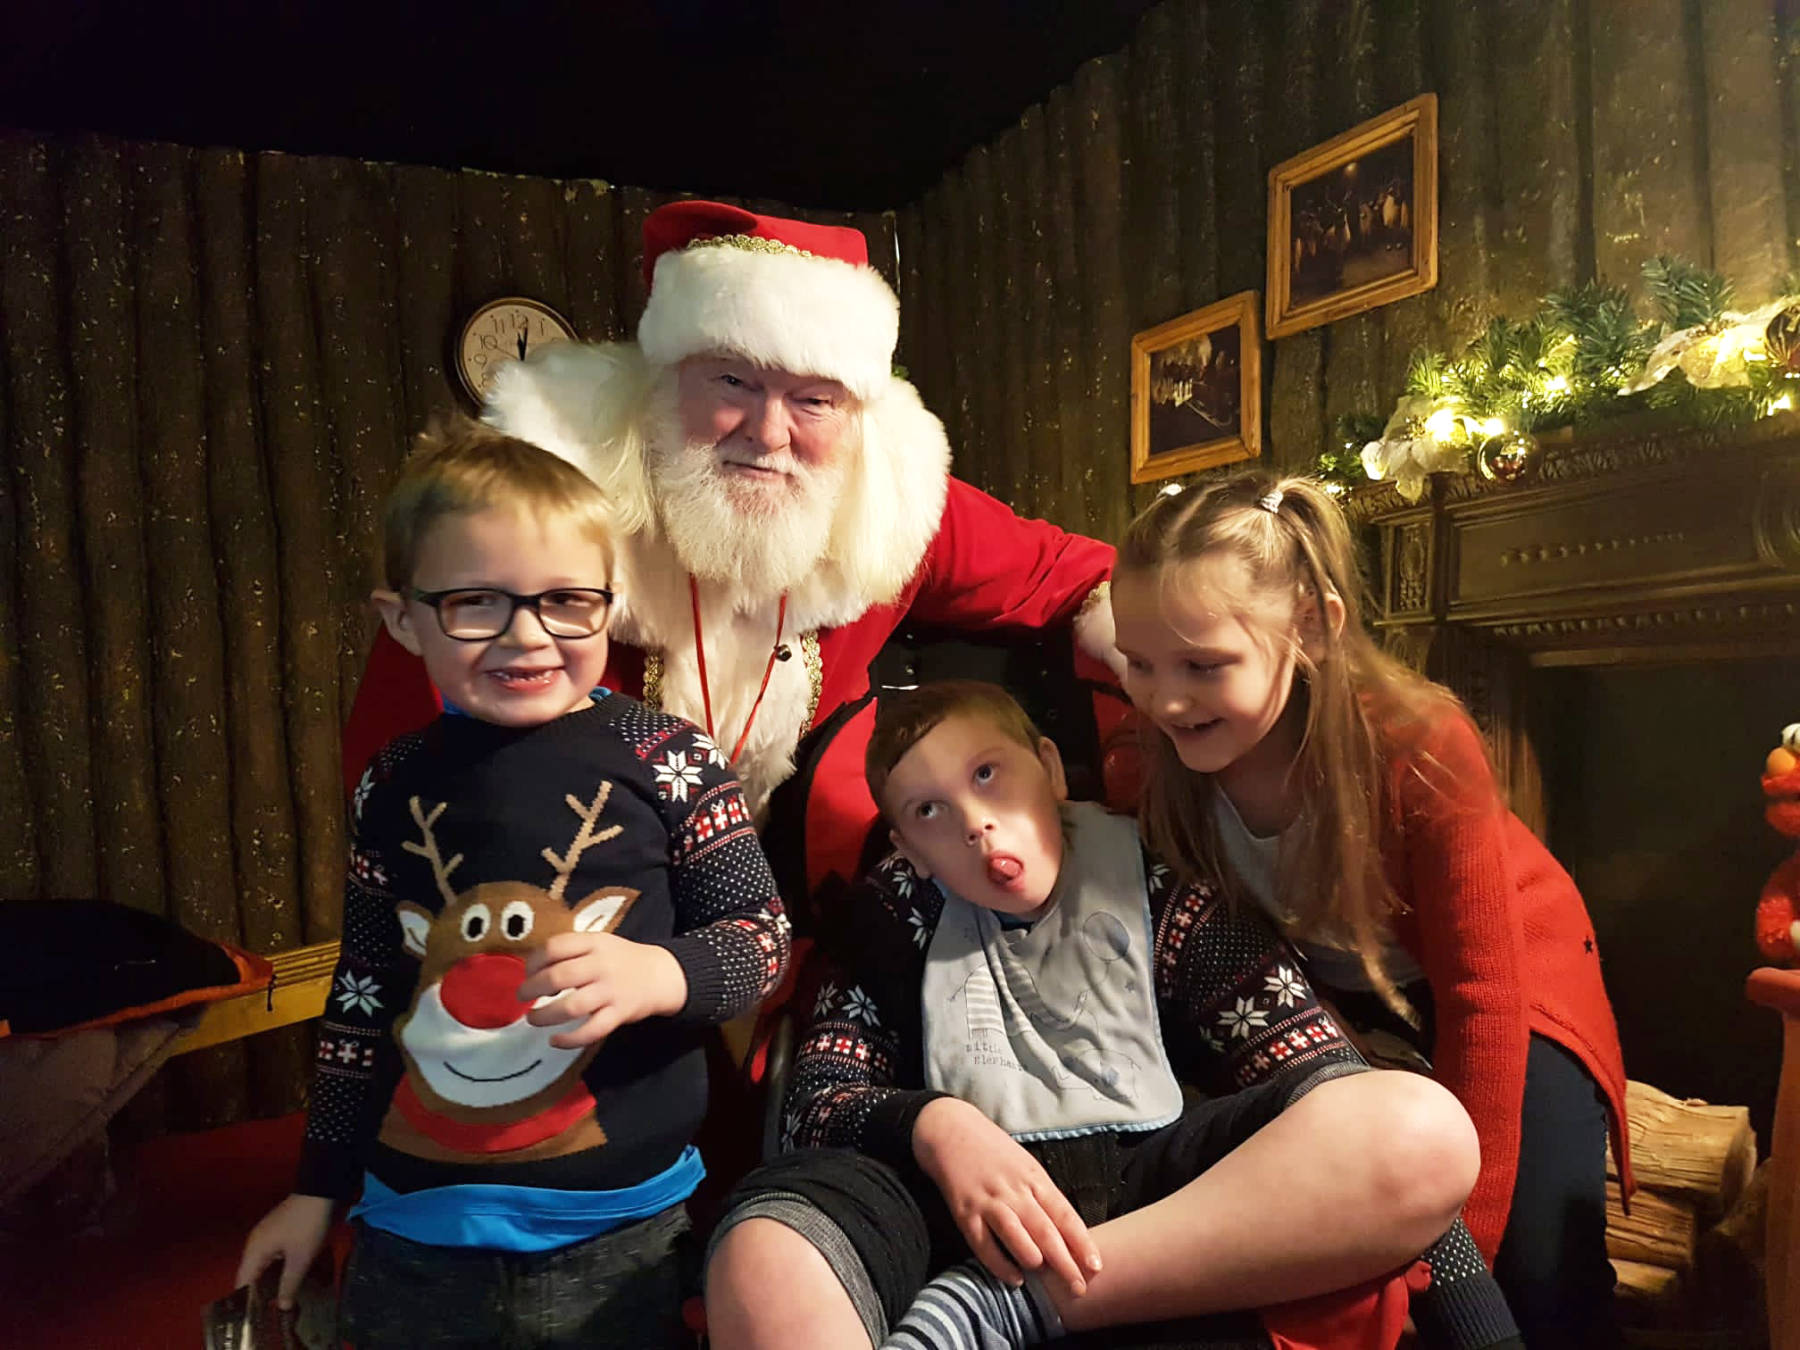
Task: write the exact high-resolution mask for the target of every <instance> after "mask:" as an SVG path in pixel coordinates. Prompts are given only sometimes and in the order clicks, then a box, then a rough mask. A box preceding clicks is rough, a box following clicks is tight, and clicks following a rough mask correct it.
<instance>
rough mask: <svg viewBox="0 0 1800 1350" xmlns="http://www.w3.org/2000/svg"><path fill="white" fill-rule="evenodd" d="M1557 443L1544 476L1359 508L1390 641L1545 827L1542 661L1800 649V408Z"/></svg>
mask: <svg viewBox="0 0 1800 1350" xmlns="http://www.w3.org/2000/svg"><path fill="white" fill-rule="evenodd" d="M1544 442H1545V444H1544V453H1543V459H1542V462H1541V464H1540V467H1539V470H1538V473H1537V475H1536V476H1535V477H1534V478H1533V479H1532V480H1531V481H1529V482H1527V483H1521V484H1517V485H1512V486H1507V485H1504V484H1498V483H1490V482H1487V481H1485V480H1483V479H1480V478H1477V477H1475V476H1473V475H1448V474H1439V475H1435V476H1434V477H1433V479H1432V480H1431V483H1430V487H1429V490H1428V491H1427V493H1426V495H1425V496H1424V497H1423V498H1422V499H1421V500H1420V501H1418V502H1416V503H1410V502H1406V501H1404V500H1403V499H1402V498H1401V497H1400V494H1399V492H1398V491H1397V490H1396V489H1395V488H1394V487H1393V486H1392V485H1391V484H1385V483H1383V484H1372V485H1370V486H1368V487H1365V488H1359V489H1357V490H1355V491H1353V492H1352V493H1350V494H1349V496H1348V497H1347V498H1346V499H1345V507H1346V509H1347V511H1348V512H1349V514H1350V517H1351V519H1352V520H1353V521H1355V522H1356V523H1358V524H1360V525H1364V526H1367V527H1370V528H1371V529H1372V530H1373V531H1374V532H1375V534H1376V536H1377V551H1376V559H1377V568H1376V575H1375V577H1374V590H1375V596H1374V600H1375V604H1374V609H1375V613H1374V615H1373V621H1374V623H1375V625H1376V627H1377V628H1378V629H1379V630H1380V631H1381V633H1382V637H1383V640H1384V643H1385V645H1386V646H1387V648H1388V650H1389V651H1390V652H1392V653H1393V654H1394V655H1396V656H1398V657H1400V658H1401V659H1403V660H1405V661H1407V662H1408V664H1410V665H1412V666H1414V667H1415V668H1417V669H1420V670H1423V671H1424V672H1425V673H1427V674H1428V675H1430V676H1431V677H1432V678H1434V679H1437V680H1440V681H1442V682H1443V683H1445V684H1447V685H1449V686H1450V687H1451V688H1452V689H1454V690H1456V692H1457V693H1458V694H1460V695H1461V696H1462V697H1463V699H1464V700H1465V701H1466V702H1467V703H1468V704H1469V706H1470V709H1471V711H1472V712H1473V713H1474V714H1475V717H1476V720H1477V721H1478V722H1480V723H1481V725H1482V728H1483V730H1484V731H1486V732H1487V733H1488V736H1489V740H1490V741H1491V743H1492V746H1493V750H1494V756H1495V767H1496V769H1497V771H1498V772H1499V773H1500V776H1501V779H1502V781H1503V782H1505V783H1506V784H1507V785H1508V787H1509V788H1510V789H1511V791H1512V793H1513V797H1514V805H1515V808H1516V809H1517V810H1519V812H1520V814H1521V815H1522V816H1524V817H1525V818H1526V819H1527V821H1529V822H1530V823H1532V824H1533V826H1534V827H1536V828H1540V829H1541V827H1542V808H1541V796H1540V793H1539V791H1538V785H1537V774H1536V765H1535V763H1534V762H1533V761H1532V758H1531V749H1530V745H1529V743H1528V741H1527V739H1526V737H1525V734H1524V727H1523V712H1524V709H1523V706H1522V693H1523V688H1522V681H1523V678H1524V674H1525V671H1526V668H1527V667H1529V666H1532V665H1538V666H1551V665H1616V664H1621V663H1626V662H1663V663H1669V662H1689V661H1703V660H1719V659H1731V658H1741V657H1749V656H1759V655H1771V656H1773V655H1781V654H1791V653H1796V652H1800V415H1794V414H1789V415H1784V416H1782V417H1779V418H1770V419H1767V420H1765V421H1762V422H1758V423H1756V424H1754V425H1753V426H1750V427H1745V428H1736V429H1731V430H1705V429H1700V430H1696V429H1693V428H1683V429H1669V428H1666V427H1660V428H1659V427H1657V426H1655V425H1654V424H1646V423H1638V424H1635V425H1633V426H1630V427H1628V428H1624V429H1620V430H1609V431H1607V432H1606V433H1605V434H1603V435H1599V436H1596V435H1594V434H1592V433H1587V434H1584V435H1583V436H1581V437H1580V438H1576V437H1574V436H1572V435H1570V434H1568V433H1566V432H1565V433H1561V434H1553V435H1552V436H1549V437H1546V438H1544Z"/></svg>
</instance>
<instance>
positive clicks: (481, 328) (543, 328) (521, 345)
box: [456, 296, 575, 405]
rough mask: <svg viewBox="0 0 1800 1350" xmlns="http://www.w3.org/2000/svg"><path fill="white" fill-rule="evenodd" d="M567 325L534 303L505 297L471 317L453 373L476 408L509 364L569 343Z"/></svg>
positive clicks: (570, 336)
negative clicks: (555, 344) (454, 372)
mask: <svg viewBox="0 0 1800 1350" xmlns="http://www.w3.org/2000/svg"><path fill="white" fill-rule="evenodd" d="M574 340H575V330H574V329H573V328H572V327H571V326H570V324H569V321H568V320H567V319H565V318H563V316H562V315H560V314H558V313H557V312H556V311H555V310H553V309H551V308H550V307H549V306H548V305H544V304H539V303H538V302H537V301H536V300H525V299H521V298H519V297H517V296H509V297H508V298H506V299H503V300H493V301H490V302H489V303H487V304H485V305H483V306H482V307H481V308H480V309H478V310H476V311H475V312H474V313H473V314H471V315H470V316H469V318H468V320H467V322H465V323H464V324H463V327H462V334H461V336H460V337H459V338H458V339H457V343H456V373H457V376H458V378H459V379H460V380H461V381H462V387H463V391H464V392H465V393H467V394H468V396H469V397H470V398H471V399H473V400H474V401H475V403H476V404H477V405H479V404H482V403H485V402H486V401H487V395H488V390H489V388H490V387H491V386H492V384H493V382H494V376H495V375H496V374H497V373H498V372H499V371H500V369H501V368H502V367H504V366H505V365H506V363H507V362H509V361H522V360H524V359H525V356H526V354H527V353H528V352H534V351H536V350H537V349H538V348H539V347H547V346H549V345H550V344H551V343H553V342H573V341H574Z"/></svg>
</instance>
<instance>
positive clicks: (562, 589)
mask: <svg viewBox="0 0 1800 1350" xmlns="http://www.w3.org/2000/svg"><path fill="white" fill-rule="evenodd" d="M412 596H413V599H415V600H417V601H418V602H419V603H420V604H422V605H430V606H431V607H432V609H434V610H435V611H437V618H438V627H439V628H442V629H443V630H444V636H445V637H448V638H455V639H456V640H457V641H458V642H483V641H486V640H487V639H489V638H497V637H499V636H500V635H501V634H502V633H504V632H505V631H506V630H507V629H509V628H511V627H512V622H513V616H514V615H516V614H517V613H518V612H519V611H520V610H521V609H528V610H530V611H531V612H532V613H533V614H535V615H537V619H538V622H539V623H541V624H543V626H544V631H545V632H546V633H548V634H550V636H551V637H559V638H587V637H593V636H594V635H595V634H596V633H598V632H599V631H600V630H601V629H602V628H604V627H606V614H607V611H608V610H609V609H611V608H612V602H613V593H612V592H611V591H609V590H605V589H603V588H601V587H598V586H592V587H588V586H573V587H571V586H559V587H558V588H557V589H556V590H553V591H539V592H538V593H537V594H536V595H514V594H513V593H512V592H511V591H497V590H492V589H485V588H484V589H476V590H453V591H420V590H415V591H413V593H412Z"/></svg>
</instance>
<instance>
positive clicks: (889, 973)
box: [783, 855, 1360, 1162]
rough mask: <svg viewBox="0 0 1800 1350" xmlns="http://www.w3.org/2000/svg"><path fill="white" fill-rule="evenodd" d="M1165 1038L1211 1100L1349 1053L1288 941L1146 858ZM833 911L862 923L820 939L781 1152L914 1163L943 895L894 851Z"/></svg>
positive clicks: (1300, 1077) (1305, 1076) (1347, 1060)
mask: <svg viewBox="0 0 1800 1350" xmlns="http://www.w3.org/2000/svg"><path fill="white" fill-rule="evenodd" d="M1145 874H1146V878H1147V881H1148V883H1149V884H1148V889H1149V900H1150V913H1151V918H1152V923H1153V925H1154V929H1155V934H1156V938H1155V950H1154V953H1153V958H1152V959H1153V968H1154V971H1155V978H1156V995H1157V1005H1158V1012H1159V1015H1160V1017H1161V1020H1162V1028H1163V1041H1164V1044H1165V1046H1166V1048H1167V1049H1168V1052H1169V1059H1170V1063H1171V1065H1172V1066H1173V1068H1174V1069H1175V1072H1176V1076H1177V1077H1179V1078H1181V1079H1183V1080H1184V1081H1186V1082H1189V1083H1192V1084H1194V1085H1195V1086H1198V1087H1202V1088H1205V1089H1207V1090H1209V1091H1213V1092H1229V1091H1233V1090H1235V1089H1238V1088H1242V1087H1247V1086H1249V1085H1251V1084H1253V1083H1261V1082H1266V1081H1269V1080H1271V1079H1280V1080H1286V1081H1289V1082H1291V1083H1292V1084H1293V1086H1294V1091H1295V1093H1296V1094H1298V1092H1300V1091H1302V1090H1304V1087H1305V1086H1306V1085H1307V1084H1309V1083H1310V1082H1311V1081H1312V1080H1313V1078H1314V1076H1315V1074H1316V1073H1317V1072H1318V1071H1320V1070H1322V1069H1326V1068H1328V1067H1329V1066H1332V1065H1335V1064H1349V1065H1354V1064H1357V1063H1359V1062H1360V1061H1359V1059H1358V1056H1357V1054H1356V1052H1355V1050H1354V1049H1353V1048H1352V1047H1351V1045H1350V1043H1349V1042H1348V1041H1347V1040H1346V1039H1345V1037H1344V1034H1343V1032H1342V1031H1341V1030H1340V1029H1339V1028H1338V1026H1337V1024H1336V1023H1335V1022H1334V1021H1332V1019H1331V1016H1330V1014H1329V1013H1327V1012H1326V1011H1325V1009H1324V1008H1323V1007H1321V1006H1320V1004H1319V1002H1318V1000H1317V999H1316V998H1315V997H1314V996H1313V993H1312V990H1311V988H1310V987H1309V986H1308V985H1307V984H1306V981H1305V977H1304V976H1302V975H1301V974H1300V967H1299V963H1298V961H1297V960H1296V959H1295V958H1294V955H1293V953H1292V952H1291V951H1290V950H1289V949H1288V947H1287V944H1286V943H1285V942H1283V941H1282V940H1281V938H1280V937H1278V936H1277V935H1276V934H1275V932H1274V931H1273V930H1272V929H1271V928H1270V927H1269V926H1268V924H1267V923H1266V922H1265V921H1264V920H1263V919H1262V918H1261V917H1260V916H1258V915H1256V914H1254V913H1251V912H1248V911H1247V910H1245V909H1243V908H1242V907H1239V908H1238V909H1237V910H1236V911H1235V912H1234V910H1233V907H1232V906H1230V905H1228V904H1227V903H1226V902H1225V901H1224V900H1223V899H1221V898H1220V897H1218V896H1217V895H1215V894H1213V893H1212V892H1211V891H1210V890H1208V889H1207V888H1206V887H1204V886H1200V885H1179V884H1177V883H1176V881H1175V878H1174V876H1173V874H1172V873H1171V872H1170V871H1169V869H1168V868H1166V867H1162V866H1160V865H1157V864H1155V863H1153V862H1150V861H1148V860H1147V861H1146V867H1145ZM840 908H853V909H854V910H855V913H856V918H857V921H856V922H855V924H854V926H853V927H852V926H851V925H848V924H846V925H844V926H843V929H842V931H841V932H840V933H839V934H837V935H835V939H836V940H833V941H831V942H830V943H829V947H830V949H831V951H832V952H833V954H834V956H836V957H837V958H838V962H839V964H838V965H837V966H836V968H835V969H834V971H833V975H832V976H831V977H828V978H827V980H826V981H825V983H823V984H822V985H820V987H819V992H818V996H817V997H816V999H815V1000H814V1007H813V1021H812V1023H811V1025H810V1026H809V1027H808V1028H807V1030H806V1032H805V1034H804V1035H802V1037H801V1038H800V1042H799V1044H798V1045H797V1047H796V1049H795V1052H794V1065H793V1070H792V1079H791V1085H790V1087H789V1091H788V1097H787V1101H786V1103H785V1104H784V1117H783V1118H784V1123H785V1126H786V1128H784V1131H783V1145H784V1147H789V1148H793V1147H843V1148H855V1149H859V1150H862V1151H864V1152H867V1153H870V1154H871V1155H873V1156H876V1157H880V1158H883V1159H885V1160H886V1161H889V1162H898V1161H901V1160H903V1159H904V1158H906V1157H909V1156H910V1152H911V1143H910V1140H911V1134H912V1121H913V1118H914V1117H915V1116H916V1115H917V1114H918V1111H919V1110H920V1109H921V1108H923V1106H924V1105H925V1103H926V1102H928V1101H930V1100H931V1099H932V1098H933V1097H935V1096H936V1095H938V1094H936V1093H934V1092H932V1091H930V1090H929V1089H927V1088H926V1087H925V1076H924V1063H923V1040H924V1034H923V1023H922V1018H921V1009H920V1007H919V988H920V984H921V982H922V979H923V974H924V969H925V960H926V952H927V950H928V948H929V947H930V944H931V938H932V935H933V934H934V933H935V932H936V931H937V924H938V919H939V917H940V915H941V914H942V912H943V896H942V894H941V893H940V892H939V891H938V889H937V887H936V886H934V885H930V884H928V883H926V882H924V881H923V880H922V879H921V878H920V877H919V876H918V874H917V873H916V872H915V871H914V870H913V868H912V866H911V864H909V863H908V862H906V860H905V859H903V858H901V857H899V856H898V855H896V856H894V857H890V858H888V859H887V860H886V861H885V862H883V863H882V864H881V865H880V866H879V867H878V868H877V869H876V870H875V872H874V873H873V874H872V876H871V877H870V878H869V880H868V882H867V883H866V884H865V885H864V886H863V887H862V888H861V890H860V891H859V893H857V894H856V895H855V896H854V897H851V898H849V899H848V901H847V904H846V905H844V906H840Z"/></svg>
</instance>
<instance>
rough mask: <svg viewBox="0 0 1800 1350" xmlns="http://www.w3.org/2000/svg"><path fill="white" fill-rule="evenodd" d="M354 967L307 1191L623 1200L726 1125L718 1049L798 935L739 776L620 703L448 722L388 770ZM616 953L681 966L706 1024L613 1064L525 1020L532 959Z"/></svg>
mask: <svg viewBox="0 0 1800 1350" xmlns="http://www.w3.org/2000/svg"><path fill="white" fill-rule="evenodd" d="M353 810H354V821H353V826H354V839H353V846H352V850H351V856H350V867H349V874H348V877H347V878H346V882H345V899H344V928H343V934H344V936H343V949H342V954H341V955H340V957H339V961H338V967H337V972H336V975H335V977H334V980H333V983H332V990H331V994H330V997H329V1001H328V1003H327V1005H326V1012H325V1017H324V1019H323V1021H322V1023H321V1025H320V1031H319V1043H318V1058H317V1063H316V1065H315V1070H314V1076H313V1089H312V1096H311V1101H310V1103H309V1108H308V1113H307V1126H306V1137H305V1143H304V1146H303V1149H302V1154H301V1164H300V1174H299V1181H298V1184H297V1186H296V1190H297V1191H298V1192H300V1193H302V1194H308V1195H322V1196H330V1197H334V1198H343V1197H347V1196H349V1195H351V1194H353V1193H354V1192H355V1190H356V1188H357V1185H358V1182H359V1179H360V1177H361V1175H362V1172H363V1171H364V1169H365V1168H366V1169H367V1170H369V1171H370V1172H372V1173H373V1174H374V1175H375V1176H376V1177H378V1178H379V1179H380V1180H381V1181H382V1182H383V1183H385V1184H386V1185H387V1186H389V1187H391V1188H392V1189H393V1190H395V1191H398V1192H402V1193H404V1192H410V1191H417V1190H423V1189H427V1188H431V1187H438V1186H446V1185H455V1184H462V1183H471V1182H479V1183H493V1184H498V1185H505V1186H525V1187H547V1188H551V1189H555V1190H586V1191H601V1190H608V1191H610V1190H622V1189H625V1188H627V1187H632V1186H636V1185H638V1184H640V1183H642V1182H644V1181H645V1180H646V1179H648V1178H650V1177H653V1176H655V1175H657V1174H658V1173H660V1172H662V1171H663V1170H664V1169H666V1168H668V1167H670V1166H671V1165H672V1164H673V1163H674V1162H675V1161H676V1160H677V1159H678V1158H679V1157H680V1156H681V1154H682V1152H683V1150H684V1149H685V1148H686V1147H687V1145H688V1144H689V1142H690V1141H691V1140H692V1139H693V1137H694V1133H695V1131H696V1130H697V1128H698V1127H699V1123H700V1119H701V1117H702V1116H703V1115H704V1113H705V1110H706V1096H707V1094H706V1067H705V1061H704V1054H703V1048H702V1032H703V1029H704V1028H705V1027H706V1026H709V1025H712V1024H715V1023H718V1022H722V1021H725V1020H727V1019H729V1018H731V1017H734V1016H736V1015H738V1014H739V1013H742V1012H744V1011H747V1010H748V1009H750V1008H753V1007H755V1006H756V1004H757V1003H758V1002H760V1001H761V1000H762V999H763V998H765V997H767V995H768V994H769V993H770V991H771V990H773V989H774V988H775V986H776V984H777V983H778V982H779V980H780V978H781V975H782V971H783V969H784V967H785V965H786V962H787V957H788V938H789V935H788V922H787V918H786V916H785V914H784V913H783V910H782V905H781V900H780V898H779V897H778V896H777V894H776V891H775V884H774V880H773V878H772V877H771V876H770V873H769V867H768V862H767V860H766V859H765V857H764V856H763V852H762V848H761V846H760V844H758V842H757V839H756V834H755V831H754V829H753V828H752V825H751V821H750V816H749V812H748V811H747V810H746V809H745V807H744V802H743V798H742V795H741V794H740V792H739V789H738V785H737V781H736V780H735V779H734V778H733V777H732V776H731V773H730V770H729V769H728V768H727V766H726V762H725V758H724V756H723V755H721V754H720V753H719V751H718V750H717V749H716V748H715V747H714V746H713V744H712V743H711V741H709V740H708V739H707V737H706V736H705V734H704V733H702V732H701V731H699V730H698V729H697V728H695V727H694V726H692V725H691V724H689V723H687V722H685V721H683V720H682V719H680V718H677V717H671V716H667V715H665V714H663V713H658V712H652V711H650V710H649V709H647V708H645V707H644V706H643V705H642V704H641V703H638V702H637V701H636V700H634V699H630V698H627V697H625V696H624V695H621V694H613V695H610V696H607V697H603V698H600V699H598V700H597V701H596V702H595V703H594V704H593V705H592V706H590V707H586V708H583V709H580V710H578V711H576V712H572V713H569V714H567V715H566V716H563V717H560V718H558V719H557V720H555V721H553V722H549V723H546V724H544V725H542V726H536V727H529V728H522V729H521V728H508V727H502V726H496V725H493V724H492V723H488V722H483V721H479V720H477V719H475V718H472V717H463V716H459V715H453V714H446V715H445V716H442V717H440V718H438V719H437V721H435V722H433V723H432V724H430V725H429V726H427V727H426V728H425V729H424V730H423V731H419V732H415V733H411V734H409V735H406V736H402V737H400V738H399V739H398V740H396V741H394V742H393V743H391V744H390V745H389V746H388V747H387V748H386V749H385V750H383V751H382V752H381V753H380V754H379V755H377V756H376V758H375V760H374V762H373V763H372V764H371V765H370V768H369V770H368V772H367V773H366V774H365V775H364V777H363V781H362V784H361V786H360V787H359V788H358V789H357V792H356V794H355V800H354V804H353ZM563 932H583V933H614V934H617V935H618V936H619V937H621V938H625V939H629V940H630V941H632V942H637V943H645V944H650V945H654V946H658V947H662V948H664V949H665V950H667V951H668V952H669V953H671V954H672V955H673V956H674V957H675V959H676V960H677V961H678V962H679V963H680V965H681V969H682V972H683V974H684V975H685V976H686V980H687V1004H686V1006H685V1007H684V1008H683V1009H682V1010H681V1012H680V1013H678V1014H677V1015H675V1016H674V1017H666V1018H665V1017H656V1018H649V1019H646V1020H644V1021H641V1022H637V1023H635V1024H631V1025H627V1026H622V1027H620V1028H618V1029H617V1030H616V1031H615V1032H613V1034H612V1035H611V1036H609V1037H607V1038H606V1040H605V1041H604V1042H602V1043H601V1044H600V1045H598V1046H597V1047H588V1048H586V1049H579V1050H564V1049H561V1048H558V1047H554V1046H551V1045H549V1043H548V1038H549V1037H550V1035H551V1034H553V1033H554V1032H555V1031H557V1030H559V1028H557V1027H554V1026H552V1027H544V1028H539V1027H533V1026H531V1025H530V1024H529V1023H528V1022H526V1021H525V1018H524V1014H525V1012H526V1011H527V1007H528V1005H526V1004H524V1003H522V1002H520V1001H519V999H518V997H517V990H518V987H519V985H520V983H521V982H522V981H523V979H524V978H525V959H526V957H527V956H528V955H529V954H530V952H531V950H532V949H533V948H535V947H538V946H541V945H542V944H543V943H544V942H545V941H546V940H547V939H548V938H549V937H551V936H553V935H555V934H558V933H563Z"/></svg>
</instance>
